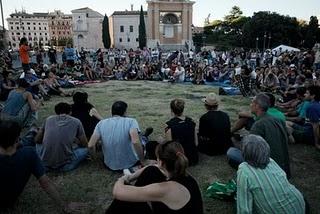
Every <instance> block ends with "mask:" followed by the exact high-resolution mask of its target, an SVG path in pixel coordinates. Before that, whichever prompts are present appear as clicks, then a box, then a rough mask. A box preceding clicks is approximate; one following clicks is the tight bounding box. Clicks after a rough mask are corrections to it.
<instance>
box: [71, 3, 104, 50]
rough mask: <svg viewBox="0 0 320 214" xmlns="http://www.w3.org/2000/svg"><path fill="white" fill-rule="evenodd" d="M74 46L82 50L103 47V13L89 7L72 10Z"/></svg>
mask: <svg viewBox="0 0 320 214" xmlns="http://www.w3.org/2000/svg"><path fill="white" fill-rule="evenodd" d="M71 12H72V22H73V23H72V26H73V46H74V47H75V48H76V49H77V50H80V49H81V47H83V48H85V49H87V50H97V49H98V48H103V42H102V21H103V15H101V14H100V13H98V12H97V11H94V10H92V9H90V8H88V7H85V8H80V9H76V10H72V11H71Z"/></svg>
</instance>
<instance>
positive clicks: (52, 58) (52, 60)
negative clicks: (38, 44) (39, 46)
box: [48, 46, 57, 64]
mask: <svg viewBox="0 0 320 214" xmlns="http://www.w3.org/2000/svg"><path fill="white" fill-rule="evenodd" d="M48 56H49V60H50V63H51V64H57V51H56V50H55V49H54V48H53V46H51V47H50V49H49V50H48Z"/></svg>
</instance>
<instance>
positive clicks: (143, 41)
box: [139, 5, 147, 49]
mask: <svg viewBox="0 0 320 214" xmlns="http://www.w3.org/2000/svg"><path fill="white" fill-rule="evenodd" d="M146 46H147V35H146V24H145V22H144V12H143V8H142V5H141V9H140V24H139V48H140V49H143V48H144V47H146Z"/></svg>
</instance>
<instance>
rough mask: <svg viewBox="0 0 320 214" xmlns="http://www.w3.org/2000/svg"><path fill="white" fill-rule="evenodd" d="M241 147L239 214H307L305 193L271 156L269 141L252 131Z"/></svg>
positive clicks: (238, 177) (238, 192)
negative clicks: (290, 181)
mask: <svg viewBox="0 0 320 214" xmlns="http://www.w3.org/2000/svg"><path fill="white" fill-rule="evenodd" d="M241 148H242V149H241V150H242V154H243V159H244V162H243V163H242V164H240V166H239V169H238V172H237V213H238V214H242V213H290V214H291V213H292V214H304V213H305V211H306V210H307V209H306V208H307V207H306V203H305V201H304V198H303V196H302V194H301V193H300V192H299V190H298V189H296V188H295V187H294V186H293V185H292V184H290V183H289V181H288V179H287V176H286V173H285V172H284V171H283V170H282V169H281V168H280V167H279V165H278V164H277V163H276V162H275V161H274V160H273V159H271V158H270V146H269V145H268V143H267V142H266V141H265V140H264V139H263V138H262V137H260V136H257V135H253V134H251V135H248V136H246V137H245V138H244V139H243V141H242V145H241ZM306 213H308V212H306Z"/></svg>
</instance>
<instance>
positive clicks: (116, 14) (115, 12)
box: [112, 10, 148, 16]
mask: <svg viewBox="0 0 320 214" xmlns="http://www.w3.org/2000/svg"><path fill="white" fill-rule="evenodd" d="M143 13H144V15H145V16H146V15H148V13H147V11H144V12H143ZM129 15H140V11H139V10H134V11H127V10H125V11H114V12H113V14H112V16H129Z"/></svg>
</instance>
